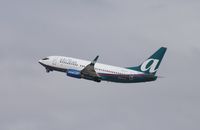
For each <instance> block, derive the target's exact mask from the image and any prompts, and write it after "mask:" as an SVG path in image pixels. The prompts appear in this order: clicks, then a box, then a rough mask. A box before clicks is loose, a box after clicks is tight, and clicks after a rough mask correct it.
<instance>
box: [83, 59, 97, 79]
mask: <svg viewBox="0 0 200 130" xmlns="http://www.w3.org/2000/svg"><path fill="white" fill-rule="evenodd" d="M98 58H99V56H96V58H95V59H94V60H93V61H92V62H91V63H90V64H89V65H87V66H86V67H85V68H84V69H83V70H81V76H82V78H85V79H89V80H94V81H96V82H100V81H101V77H100V76H99V75H98V74H97V73H96V71H95V69H94V66H95V64H96V62H97V60H98Z"/></svg>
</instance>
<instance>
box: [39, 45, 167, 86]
mask: <svg viewBox="0 0 200 130" xmlns="http://www.w3.org/2000/svg"><path fill="white" fill-rule="evenodd" d="M166 50H167V48H165V47H161V48H160V49H159V50H158V51H156V52H155V53H154V54H153V55H152V56H150V57H149V58H148V59H147V60H146V61H144V62H143V63H142V64H141V65H139V66H136V67H123V68H122V67H116V66H111V65H106V64H100V63H96V62H97V60H98V58H99V56H96V58H95V59H94V60H93V61H86V60H81V59H76V58H71V57H63V56H49V57H46V58H44V59H41V60H39V63H40V64H41V65H42V66H44V67H45V69H46V72H50V71H60V72H64V73H66V75H67V76H70V77H73V78H78V79H81V78H83V79H87V80H93V81H96V82H101V81H103V80H104V81H110V82H118V83H138V82H149V81H155V80H156V79H157V78H158V76H156V75H155V74H156V72H157V71H158V67H159V66H160V63H161V61H162V59H163V56H164V54H165V52H166Z"/></svg>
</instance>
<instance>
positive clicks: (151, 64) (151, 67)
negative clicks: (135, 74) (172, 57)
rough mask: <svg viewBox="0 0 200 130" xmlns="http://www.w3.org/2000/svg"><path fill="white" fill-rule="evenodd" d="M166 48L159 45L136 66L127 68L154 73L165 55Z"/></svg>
mask: <svg viewBox="0 0 200 130" xmlns="http://www.w3.org/2000/svg"><path fill="white" fill-rule="evenodd" d="M166 50H167V48H166V47H161V48H160V49H159V50H157V51H156V52H155V53H154V54H153V55H152V56H150V57H149V58H148V59H147V60H146V61H144V62H143V63H142V64H141V65H139V66H136V67H128V69H132V70H137V71H141V72H144V73H145V74H151V75H155V74H156V72H157V70H158V68H159V66H160V63H161V61H162V59H163V57H164V55H165V52H166Z"/></svg>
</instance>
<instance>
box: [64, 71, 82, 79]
mask: <svg viewBox="0 0 200 130" xmlns="http://www.w3.org/2000/svg"><path fill="white" fill-rule="evenodd" d="M66 73H67V76H70V77H74V78H78V79H80V78H81V72H80V71H78V70H74V69H68V70H67V72H66Z"/></svg>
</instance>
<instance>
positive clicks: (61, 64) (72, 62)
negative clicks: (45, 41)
mask: <svg viewBox="0 0 200 130" xmlns="http://www.w3.org/2000/svg"><path fill="white" fill-rule="evenodd" d="M48 58H49V60H48V61H45V60H40V62H41V63H42V64H44V65H47V66H50V67H55V68H57V69H61V70H63V71H65V70H67V69H74V70H78V71H81V70H82V69H83V68H85V67H86V66H87V65H88V64H90V63H91V61H87V60H81V59H76V58H71V57H64V56H50V57H48ZM95 71H96V72H97V73H98V74H99V73H101V74H112V75H115V74H116V75H119V74H121V75H135V74H143V73H142V72H138V71H134V70H130V69H126V68H122V67H116V66H112V65H106V64H101V63H96V64H95Z"/></svg>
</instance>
